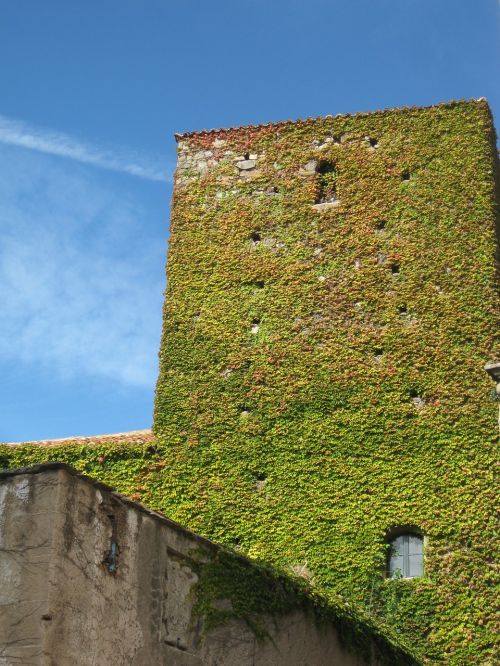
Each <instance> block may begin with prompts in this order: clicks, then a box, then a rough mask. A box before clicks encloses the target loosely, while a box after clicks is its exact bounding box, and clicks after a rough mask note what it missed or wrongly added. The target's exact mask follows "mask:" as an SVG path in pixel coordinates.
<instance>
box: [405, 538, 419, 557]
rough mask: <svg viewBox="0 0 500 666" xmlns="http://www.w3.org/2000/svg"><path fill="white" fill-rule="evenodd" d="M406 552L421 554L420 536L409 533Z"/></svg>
mask: <svg viewBox="0 0 500 666" xmlns="http://www.w3.org/2000/svg"><path fill="white" fill-rule="evenodd" d="M408 541H409V544H408V554H409V555H421V554H422V537H419V536H416V535H411V534H410V535H409V537H408Z"/></svg>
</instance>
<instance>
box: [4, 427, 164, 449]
mask: <svg viewBox="0 0 500 666" xmlns="http://www.w3.org/2000/svg"><path fill="white" fill-rule="evenodd" d="M151 439H153V433H152V432H151V429H150V428H146V429H144V430H130V431H128V432H115V433H110V434H105V435H78V436H77V437H61V438H59V439H37V440H27V441H22V442H1V443H0V444H3V445H4V446H21V445H22V444H33V445H35V446H59V445H60V444H70V443H72V442H80V443H81V444H87V443H89V444H96V443H99V442H101V441H106V442H109V441H114V440H116V441H138V442H139V441H149V440H151Z"/></svg>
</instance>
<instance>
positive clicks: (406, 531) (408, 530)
mask: <svg viewBox="0 0 500 666" xmlns="http://www.w3.org/2000/svg"><path fill="white" fill-rule="evenodd" d="M400 537H403V538H404V541H403V553H402V555H401V557H402V560H403V569H402V570H401V569H396V570H395V571H394V572H392V571H391V561H392V557H393V551H394V542H395V541H396V539H398V538H400ZM410 537H416V538H417V539H419V541H420V544H421V553H419V554H420V556H421V565H422V566H421V568H422V573H421V574H419V575H416V576H415V575H413V576H412V575H410V570H411V569H410V552H409V546H410ZM386 543H387V545H388V549H387V558H386V567H385V576H386V578H387V579H388V580H413V579H419V578H423V577H424V576H425V550H426V547H427V538H426V536H425V535H424V534H423V533H422V531H421V530H419V529H417V528H415V527H395V528H392V529H391V530H390V531H389V532H388V533H387V535H386ZM396 571H400V572H401V575H395V573H396Z"/></svg>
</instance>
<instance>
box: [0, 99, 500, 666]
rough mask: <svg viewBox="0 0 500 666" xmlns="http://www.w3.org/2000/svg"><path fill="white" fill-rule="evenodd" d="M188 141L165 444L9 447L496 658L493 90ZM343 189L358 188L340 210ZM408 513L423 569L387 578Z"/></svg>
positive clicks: (481, 656) (450, 643)
mask: <svg viewBox="0 0 500 666" xmlns="http://www.w3.org/2000/svg"><path fill="white" fill-rule="evenodd" d="M179 146H180V151H181V152H180V154H181V156H183V157H182V160H181V162H180V167H179V169H178V173H177V185H176V189H175V193H174V199H173V208H172V226H171V240H170V250H169V261H168V292H167V298H166V302H165V308H164V335H163V341H162V346H161V351H160V377H159V381H158V386H157V395H156V406H155V421H154V431H155V437H156V441H155V443H154V446H152V447H151V446H150V445H140V444H135V445H132V444H123V443H121V444H120V443H117V444H109V445H105V446H99V447H97V448H92V447H90V446H86V447H81V446H78V445H76V444H75V445H69V446H65V447H58V448H57V450H56V449H42V448H37V447H20V448H12V447H8V448H7V447H5V448H4V449H3V450H1V451H0V456H3V464H4V465H6V466H19V465H23V464H28V463H32V462H35V461H42V460H46V459H47V458H48V456H57V459H60V460H64V461H65V462H70V463H71V464H73V465H75V466H76V467H77V468H78V469H81V470H82V471H85V472H86V473H88V474H90V475H92V476H96V477H97V478H99V479H100V480H102V481H104V482H107V483H110V484H112V485H114V486H115V487H117V488H118V489H119V490H120V491H121V492H123V493H126V494H128V495H131V496H132V497H134V498H135V499H140V500H141V501H143V502H144V503H145V504H147V505H148V506H150V507H152V508H154V509H159V510H162V511H164V512H165V513H166V514H167V515H169V516H170V517H171V518H173V519H175V520H177V521H179V522H180V523H182V524H183V525H185V526H186V527H189V528H190V529H192V530H194V531H196V532H198V533H200V534H202V535H205V536H208V537H210V538H212V539H214V540H215V541H218V542H220V543H223V544H225V545H227V546H229V547H231V548H233V549H234V550H235V551H236V552H241V553H245V554H247V555H249V556H250V557H252V558H253V559H255V560H260V561H262V562H266V563H267V564H268V565H270V566H272V567H277V568H278V569H279V570H281V571H291V570H294V571H297V570H299V571H301V572H302V573H303V575H304V576H305V577H306V578H307V580H308V584H309V586H310V588H311V589H314V590H315V591H317V592H318V593H321V595H323V596H324V597H326V598H329V599H338V597H339V595H340V596H341V597H342V598H344V599H345V600H346V602H347V603H349V604H353V605H356V606H362V607H364V608H365V609H366V611H367V612H368V613H370V614H371V615H372V616H373V617H375V618H377V619H378V620H379V621H382V622H384V623H386V624H387V625H390V626H391V627H393V629H394V630H395V631H397V632H398V634H399V635H400V636H402V637H405V636H406V637H407V639H409V641H410V642H411V644H412V645H414V646H415V648H416V649H417V650H418V651H420V652H422V653H423V654H424V655H425V660H426V661H427V663H442V662H443V663H449V664H454V665H462V664H463V665H465V664H481V665H482V666H488V665H490V666H493V664H495V663H497V655H496V653H495V644H494V631H493V621H494V608H495V592H494V586H493V584H492V583H493V580H494V574H495V570H494V562H493V557H492V554H493V553H494V550H495V547H494V544H495V540H494V525H493V517H492V516H493V515H494V514H493V509H494V503H495V493H494V489H493V488H494V483H493V473H492V470H493V467H494V463H495V460H496V456H495V451H494V445H495V442H496V428H497V416H496V412H497V405H496V404H495V403H494V402H492V401H491V399H490V390H491V385H490V383H489V379H488V377H487V376H486V374H485V373H484V371H483V365H484V363H485V361H487V360H488V359H489V358H495V355H498V340H497V338H496V336H497V332H498V330H500V327H499V317H498V296H499V293H498V273H497V272H496V271H497V269H496V265H495V249H496V244H497V241H496V236H495V220H494V214H495V210H494V177H493V171H494V160H495V152H494V130H493V127H492V121H491V116H490V113H489V109H488V107H487V104H486V103H485V102H476V101H473V102H460V103H451V104H444V105H440V106H437V107H433V108H427V109H401V110H396V111H389V112H380V113H374V114H365V115H362V114H361V115H357V116H352V117H351V116H343V117H336V118H333V117H327V118H323V119H317V120H309V121H303V122H298V123H283V124H274V125H268V126H261V127H249V128H240V129H235V130H221V131H218V132H206V133H199V134H193V135H187V136H185V137H181V139H180V141H179ZM322 163H323V164H324V163H329V164H333V165H335V171H334V172H332V173H334V179H333V180H332V182H330V180H329V181H328V183H326V181H325V182H323V181H322V180H321V178H323V180H324V178H325V175H324V174H321V170H319V171H318V169H317V168H312V167H309V166H308V165H310V164H313V165H314V164H316V165H320V164H322ZM183 165H185V166H183ZM328 178H330V179H331V178H332V176H328ZM318 179H319V180H318ZM327 187H328V188H330V189H331V188H334V194H335V200H334V201H330V202H329V201H328V200H327V199H330V200H331V199H332V198H333V195H332V196H329V197H326V196H325V197H324V198H325V202H321V204H322V205H321V206H320V207H319V208H321V210H318V209H317V208H318V207H317V206H316V207H315V204H317V203H318V201H317V197H318V190H321V188H323V189H325V188H327ZM325 204H326V205H325ZM100 461H101V462H100ZM397 525H415V526H417V527H418V528H419V529H421V530H422V532H423V533H424V534H425V535H426V538H427V547H426V553H425V557H426V562H425V571H426V573H425V576H424V577H422V578H420V579H414V580H410V581H406V580H387V579H385V577H384V561H385V555H386V548H387V545H386V542H385V536H386V534H387V532H388V530H390V529H391V528H393V527H394V526H397ZM207 585H208V583H207ZM203 589H205V588H203ZM202 591H203V590H202ZM201 598H203V595H202V597H201ZM200 603H202V602H200ZM248 603H249V607H252V604H253V603H254V601H252V600H250V599H249V602H248ZM241 612H242V613H243V611H241Z"/></svg>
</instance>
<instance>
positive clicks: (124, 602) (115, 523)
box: [0, 465, 362, 666]
mask: <svg viewBox="0 0 500 666" xmlns="http://www.w3.org/2000/svg"><path fill="white" fill-rule="evenodd" d="M200 546H203V547H204V548H205V549H208V550H210V549H213V548H216V546H215V545H214V544H212V543H211V542H209V541H206V540H204V539H201V538H200V537H198V536H196V535H194V534H192V533H190V532H188V531H186V530H184V529H183V528H181V527H180V526H178V525H177V524H175V523H172V522H171V521H169V520H167V519H165V518H164V517H162V516H159V515H158V514H154V513H152V512H148V511H147V510H146V509H144V508H143V507H141V506H140V505H137V504H135V503H133V502H130V501H129V500H126V499H125V498H122V497H120V496H119V495H117V494H115V493H112V492H110V491H109V490H108V489H106V488H105V487H104V486H101V485H100V484H95V483H92V482H91V481H90V480H89V479H86V478H85V477H81V476H78V475H77V474H76V473H75V472H73V471H72V470H71V469H68V468H66V467H65V466H63V465H46V466H40V467H38V468H31V469H30V470H21V471H19V472H17V473H3V474H0V666H14V665H17V664H23V665H26V666H27V665H33V666H35V665H37V666H38V665H43V666H70V665H71V666H96V665H97V666H100V665H102V666H122V665H123V666H125V665H133V666H154V665H157V664H158V665H167V664H168V665H172V666H199V665H201V664H206V665H210V666H216V665H217V666H230V665H231V666H236V665H238V666H247V665H248V666H255V665H259V666H322V665H325V666H326V665H327V664H328V666H335V665H344V666H359V665H360V664H361V663H362V662H360V661H359V660H358V658H357V657H355V656H354V655H352V654H350V653H349V652H348V651H346V650H345V649H343V648H342V647H341V646H340V644H339V641H338V639H337V634H336V631H335V629H334V627H329V628H328V627H327V628H324V629H321V630H320V629H318V628H317V626H316V625H315V624H314V622H313V621H312V620H310V619H308V618H306V617H305V616H304V615H303V614H302V613H298V612H295V613H293V614H290V615H288V616H285V617H282V618H280V619H279V620H278V621H277V622H276V621H274V620H273V619H271V618H268V619H267V620H265V619H264V621H265V622H266V625H267V629H268V631H269V633H270V635H271V637H272V640H266V641H263V642H262V641H260V642H259V641H257V640H256V638H255V636H254V634H253V633H252V632H251V631H250V630H249V628H248V627H247V626H246V624H245V623H243V622H240V621H236V620H231V621H228V622H227V623H226V624H224V625H221V626H219V627H218V628H216V629H215V630H212V631H211V632H209V633H208V635H206V636H203V635H202V629H203V627H202V622H201V620H200V619H199V618H198V617H196V616H193V612H192V610H193V604H194V595H193V586H194V584H195V583H196V581H197V576H196V573H195V572H194V570H193V563H192V559H191V555H190V554H191V553H192V552H193V550H196V549H198V550H199V549H200Z"/></svg>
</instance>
